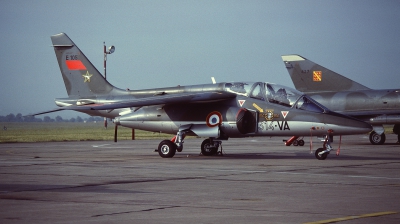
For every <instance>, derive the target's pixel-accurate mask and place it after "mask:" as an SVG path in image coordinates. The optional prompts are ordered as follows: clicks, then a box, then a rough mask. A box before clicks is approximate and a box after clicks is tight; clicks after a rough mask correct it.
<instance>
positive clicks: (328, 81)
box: [282, 55, 369, 92]
mask: <svg viewBox="0 0 400 224" xmlns="http://www.w3.org/2000/svg"><path fill="white" fill-rule="evenodd" d="M282 60H283V62H284V63H285V66H286V68H287V70H288V72H289V75H290V78H291V79H292V81H293V84H294V86H295V87H296V89H297V90H299V91H302V92H328V91H354V90H368V89H369V88H368V87H366V86H364V85H361V84H360V83H357V82H355V81H353V80H351V79H348V78H346V77H344V76H342V75H340V74H338V73H336V72H334V71H331V70H329V69H327V68H325V67H323V66H321V65H319V64H316V63H314V62H312V61H310V60H308V59H306V58H304V57H302V56H300V55H283V56H282Z"/></svg>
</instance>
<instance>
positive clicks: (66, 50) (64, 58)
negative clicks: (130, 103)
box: [51, 33, 115, 98]
mask: <svg viewBox="0 0 400 224" xmlns="http://www.w3.org/2000/svg"><path fill="white" fill-rule="evenodd" d="M51 41H52V43H53V47H54V51H55V53H56V57H57V61H58V65H59V66H60V70H61V74H62V77H63V80H64V84H65V88H66V89H67V93H68V96H69V97H70V98H81V97H88V96H96V95H103V94H108V93H110V92H111V91H112V90H113V89H114V88H115V87H114V86H113V85H111V84H110V83H109V82H108V81H107V80H106V79H104V77H103V75H102V74H101V73H100V72H99V71H98V70H97V69H96V68H95V67H94V66H93V64H92V63H91V62H90V61H89V60H88V59H87V58H86V56H85V55H84V54H83V53H82V52H81V50H80V49H79V48H78V47H77V46H76V45H75V44H74V42H72V40H71V39H70V38H69V37H68V36H67V35H66V34H65V33H60V34H56V35H53V36H51Z"/></svg>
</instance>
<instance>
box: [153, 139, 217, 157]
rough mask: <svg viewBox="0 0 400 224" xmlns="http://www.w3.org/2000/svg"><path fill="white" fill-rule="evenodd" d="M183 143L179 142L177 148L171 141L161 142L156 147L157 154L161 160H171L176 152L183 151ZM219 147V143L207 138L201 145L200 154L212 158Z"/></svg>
mask: <svg viewBox="0 0 400 224" xmlns="http://www.w3.org/2000/svg"><path fill="white" fill-rule="evenodd" d="M182 143H183V142H181V144H180V147H179V146H177V143H176V142H172V141H171V140H164V141H161V142H160V144H159V145H158V150H157V151H158V154H159V155H160V156H161V157H163V158H171V157H174V155H175V153H176V151H178V152H181V151H182V149H183V147H182V146H183V145H182ZM220 145H221V141H216V140H214V139H213V138H207V139H205V140H204V141H203V142H202V143H201V154H203V155H205V156H213V155H217V154H218V153H219V152H218V148H219V147H220Z"/></svg>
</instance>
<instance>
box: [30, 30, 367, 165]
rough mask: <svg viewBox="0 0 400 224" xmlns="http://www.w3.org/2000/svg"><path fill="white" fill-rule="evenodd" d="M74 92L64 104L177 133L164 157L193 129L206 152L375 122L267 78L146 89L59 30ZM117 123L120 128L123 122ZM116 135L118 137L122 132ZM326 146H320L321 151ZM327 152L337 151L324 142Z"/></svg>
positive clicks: (358, 128)
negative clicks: (122, 85) (109, 72)
mask: <svg viewBox="0 0 400 224" xmlns="http://www.w3.org/2000/svg"><path fill="white" fill-rule="evenodd" d="M51 40H52V42H53V47H54V50H55V54H56V57H57V60H58V63H59V66H60V70H61V74H62V77H63V80H64V83H65V87H66V89H67V93H68V98H58V99H56V100H55V102H56V105H57V106H59V108H56V109H53V110H49V111H44V112H41V113H36V114H32V115H39V114H44V113H49V112H55V111H61V110H75V111H79V112H83V113H86V114H89V115H93V116H103V117H108V118H113V119H114V121H115V124H116V127H117V125H121V126H125V127H129V128H133V129H141V130H146V131H154V132H164V133H170V134H174V135H175V137H174V138H173V139H171V140H164V141H162V142H161V143H160V144H159V145H158V153H159V155H160V156H161V157H164V158H166V157H173V156H174V155H175V153H176V151H178V152H181V151H182V149H183V140H184V138H185V136H188V135H192V136H199V137H204V138H206V139H205V140H204V141H203V143H202V144H201V152H202V154H203V155H214V154H217V152H218V148H219V147H220V145H221V140H227V139H228V138H242V137H249V136H290V135H309V134H310V132H311V133H312V135H318V136H320V135H323V134H325V133H326V132H327V130H329V129H332V130H334V133H335V134H336V135H347V134H361V133H368V132H369V131H371V130H372V128H371V125H369V124H367V123H365V122H362V121H359V120H357V119H354V118H350V117H348V116H345V115H341V114H338V113H335V112H332V111H330V110H328V109H327V108H326V107H324V106H322V105H321V104H319V103H317V102H316V101H314V100H313V99H311V98H309V97H308V96H306V95H304V94H303V93H301V92H299V91H297V90H294V89H291V88H288V87H285V86H282V85H277V84H273V83H267V82H222V83H215V84H203V85H192V86H176V87H168V88H158V89H145V90H123V89H119V88H116V87H114V86H113V85H111V84H110V83H109V82H108V81H107V80H106V79H105V78H104V77H103V76H102V75H101V74H100V73H99V71H98V70H97V69H96V68H95V67H94V66H93V65H92V64H91V63H90V61H89V60H88V59H87V58H86V57H85V55H84V54H83V53H82V52H81V51H80V50H79V48H78V47H77V46H76V44H75V43H74V42H72V40H71V39H70V38H69V37H68V36H67V35H66V34H65V33H60V34H57V35H54V36H51ZM116 130H117V129H116ZM115 137H116V136H115ZM317 151H318V150H317ZM318 153H319V154H318V155H317V158H319V159H325V158H326V156H327V154H328V153H329V150H326V149H323V148H321V149H319V151H318Z"/></svg>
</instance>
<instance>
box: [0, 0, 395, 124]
mask: <svg viewBox="0 0 400 224" xmlns="http://www.w3.org/2000/svg"><path fill="white" fill-rule="evenodd" d="M0 28H1V29H0V30H1V32H0V41H1V42H0V43H1V60H0V71H1V74H0V75H1V81H0V115H3V116H4V115H7V114H9V113H14V114H17V113H22V114H29V113H33V112H38V111H44V110H47V109H52V108H55V107H56V105H55V104H54V98H61V97H67V93H66V90H65V86H64V82H63V80H62V77H61V73H60V70H59V67H58V64H57V60H56V58H55V53H54V50H53V48H52V47H50V46H51V40H50V36H51V35H54V34H57V33H60V32H65V33H67V35H68V36H69V37H70V38H71V39H72V40H73V41H74V42H75V44H76V45H77V46H78V47H79V48H80V49H81V50H82V51H83V53H84V54H85V55H86V56H87V57H88V58H89V60H91V62H92V63H93V64H94V65H95V66H96V67H97V69H98V70H99V71H100V72H101V73H103V71H104V70H103V42H104V41H105V42H106V45H107V46H109V45H115V47H116V51H115V53H114V54H112V55H109V56H108V61H107V79H108V80H109V81H110V82H111V83H112V84H113V85H115V86H117V87H120V88H130V89H143V88H158V87H167V86H176V85H195V84H203V83H211V79H210V77H211V76H214V77H215V78H216V80H217V82H226V81H267V82H273V83H279V84H283V85H287V86H290V87H293V84H292V81H291V80H290V78H289V75H288V73H287V70H286V68H285V67H284V64H283V62H282V60H281V55H284V54H300V55H302V56H304V57H306V58H308V59H310V60H312V61H314V62H317V63H319V64H321V65H323V66H325V67H327V68H329V69H331V70H334V71H336V72H338V73H340V74H342V75H345V76H347V77H349V78H350V79H353V80H355V81H357V82H360V83H361V84H363V85H365V86H367V87H370V88H374V89H388V88H400V73H399V70H398V69H397V67H398V64H399V61H398V59H399V54H400V1H348V0H346V1H338V0H335V1H319V0H318V1H297V0H296V1H283V0H279V1H251V0H243V1H233V0H229V1H218V0H210V1H201V0H199V1H189V0H180V1H167V0H163V1H150V0H144V1H136V0H132V1H118V0H113V1H100V0H93V1H90V0H85V1H81V0H77V1H75V0H68V1H65V0H64V1H50V0H49V1H40V0H37V1H25V0H12V1H11V0H9V1H5V0H0ZM57 115H61V116H63V115H70V113H65V112H58V113H53V114H50V116H51V117H55V116H57ZM77 115H81V116H82V117H85V116H86V115H84V114H80V113H77V112H74V113H73V114H72V115H71V116H77Z"/></svg>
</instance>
